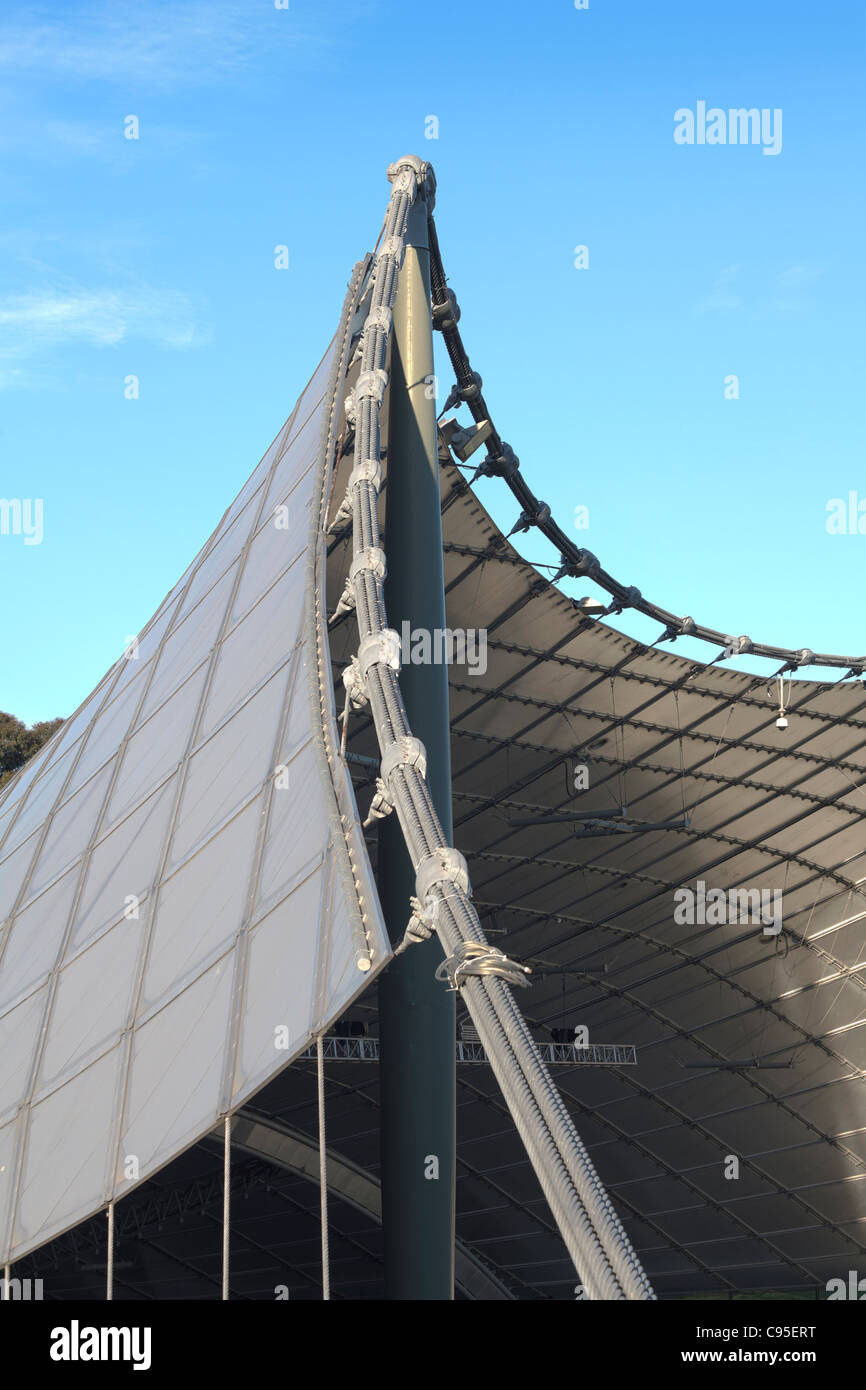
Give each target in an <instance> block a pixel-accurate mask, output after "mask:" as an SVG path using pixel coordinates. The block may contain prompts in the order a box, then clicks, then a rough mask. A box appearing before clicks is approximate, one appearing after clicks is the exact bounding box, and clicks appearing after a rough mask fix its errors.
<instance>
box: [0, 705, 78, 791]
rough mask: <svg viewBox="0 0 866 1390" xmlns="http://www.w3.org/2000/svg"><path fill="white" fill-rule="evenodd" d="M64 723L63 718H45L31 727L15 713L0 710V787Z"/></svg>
mask: <svg viewBox="0 0 866 1390" xmlns="http://www.w3.org/2000/svg"><path fill="white" fill-rule="evenodd" d="M63 723H64V720H62V719H44V720H43V721H42V723H41V724H34V725H33V727H32V728H31V729H28V728H27V725H26V724H22V723H21V720H20V719H16V718H15V716H14V715H13V714H4V713H3V712H2V710H0V787H2V786H3V785H4V783H6V782H8V781H9V779H10V777H14V775H15V773H16V772H17V771H18V769H19V767H23V765H24V763H26V761H27V759H28V758H32V757H33V754H34V753H38V751H39V749H40V748H41V747H42V745H43V743H47V741H48V739H50V737H51V735H52V734H53V733H54V731H55V729H59V728H60V725H61V724H63Z"/></svg>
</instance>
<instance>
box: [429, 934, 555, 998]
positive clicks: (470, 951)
mask: <svg viewBox="0 0 866 1390" xmlns="http://www.w3.org/2000/svg"><path fill="white" fill-rule="evenodd" d="M531 974H532V971H531V970H530V968H529V966H528V965H520V964H519V963H518V962H517V961H515V960H510V959H509V958H508V956H506V955H504V954H503V952H502V951H497V950H496V948H495V947H494V946H488V945H487V943H486V942H482V941H464V942H463V943H462V944H461V945H460V946H459V947H458V948H457V950H456V951H455V952H454V954H453V956H449V957H448V958H447V960H443V962H442V964H441V965H440V966H439V967H438V969H437V971H436V979H437V980H440V981H443V982H444V981H445V980H447V981H448V989H449V992H451V991H456V990H459V989H461V988H462V986H463V984H464V983H465V982H466V980H467V979H469V978H470V977H472V976H476V977H477V976H482V975H497V976H498V977H499V979H501V980H504V981H505V983H506V984H509V985H522V986H524V987H528V985H529V981H528V980H527V978H526V976H527V975H531Z"/></svg>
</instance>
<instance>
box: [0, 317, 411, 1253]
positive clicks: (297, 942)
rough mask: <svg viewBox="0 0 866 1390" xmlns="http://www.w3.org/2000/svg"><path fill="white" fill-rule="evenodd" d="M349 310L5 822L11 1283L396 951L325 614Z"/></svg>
mask: <svg viewBox="0 0 866 1390" xmlns="http://www.w3.org/2000/svg"><path fill="white" fill-rule="evenodd" d="M353 301H354V295H353V294H350V296H349V298H348V299H347V303H346V306H345V309H344V314H343V320H342V322H341V325H340V330H339V331H338V333H337V335H336V336H335V338H334V340H333V342H332V343H331V345H330V347H329V349H328V351H327V353H326V354H325V357H324V358H323V359H322V362H321V363H320V365H319V367H318V369H317V371H316V372H315V374H314V375H313V377H312V379H311V381H310V383H309V385H308V386H307V388H306V390H305V391H304V393H303V394H302V396H301V398H300V400H299V401H298V404H297V406H296V407H295V410H294V412H293V413H292V415H291V417H290V418H289V420H288V421H287V422H286V424H285V426H284V427H283V429H282V430H281V431H280V433H279V435H278V436H277V438H276V439H275V440H274V442H273V444H272V445H271V447H270V449H269V450H268V451H267V453H266V454H265V456H264V458H263V459H262V461H261V462H260V464H259V465H258V467H257V468H256V469H255V471H254V472H253V474H252V476H251V477H250V479H249V481H248V482H247V483H246V485H245V486H244V488H243V489H242V491H241V492H240V494H239V496H238V497H237V498H236V499H235V501H234V502H233V503H232V505H231V506H230V507H229V509H228V511H227V512H226V513H225V515H224V517H223V519H222V521H221V522H220V524H219V526H218V527H217V529H216V530H215V531H214V533H213V535H212V536H211V537H210V539H209V540H208V541H207V543H206V544H205V546H204V547H203V548H202V550H201V551H200V553H199V555H198V556H197V557H196V559H195V560H194V561H193V563H192V564H191V565H190V567H189V569H188V570H187V571H186V573H185V574H184V575H183V577H182V578H181V579H180V580H179V582H178V583H177V584H176V585H175V586H174V588H173V589H172V590H171V592H170V593H169V594H168V595H167V597H166V598H165V600H164V602H163V603H162V604H161V606H160V608H159V610H158V611H157V613H156V614H155V616H154V617H153V619H152V620H151V622H150V623H149V624H148V625H147V627H146V629H145V630H144V632H143V633H142V635H141V637H140V638H139V639H138V640H137V641H136V642H135V643H133V644H131V645H130V648H129V649H128V651H127V652H126V653H124V655H123V656H122V657H121V658H120V659H119V660H118V661H117V662H116V663H115V665H114V666H113V667H112V668H111V670H110V671H109V672H108V674H107V675H106V676H105V678H104V679H103V680H102V681H101V682H100V684H99V686H98V687H97V689H96V690H95V691H94V692H93V694H92V695H91V696H90V697H89V698H88V699H87V700H86V701H85V702H84V704H83V705H82V707H81V708H80V709H79V710H78V711H77V712H76V713H75V714H74V715H73V716H72V718H71V719H69V720H67V721H66V723H65V724H64V725H63V727H62V728H61V729H60V730H59V731H58V732H57V734H56V735H55V737H54V738H53V739H51V740H50V741H49V743H48V744H46V746H45V748H44V749H42V750H41V751H40V752H39V753H38V754H37V755H36V756H35V757H34V758H32V759H31V760H30V762H28V763H27V764H26V766H25V767H24V768H23V769H22V771H21V772H20V773H19V775H18V776H17V777H16V778H15V779H14V780H13V781H12V782H11V783H10V785H9V787H8V788H7V789H6V790H5V792H4V794H3V796H2V798H0V927H2V931H0V1057H2V1070H0V1263H4V1262H6V1261H7V1260H8V1261H15V1260H16V1259H19V1258H20V1257H21V1256H22V1255H25V1254H26V1253H27V1252H28V1251H29V1250H32V1249H34V1248H35V1247H36V1246H39V1245H41V1244H42V1243H44V1242H45V1241H46V1240H47V1239H49V1238H50V1237H51V1236H53V1235H55V1234H56V1233H57V1232H60V1231H63V1230H65V1229H66V1228H67V1227H69V1226H71V1225H73V1224H74V1223H76V1222H78V1221H80V1220H82V1219H83V1218H84V1217H87V1216H89V1215H91V1213H93V1212H94V1211H96V1210H98V1209H99V1208H100V1207H101V1206H102V1205H104V1204H105V1203H107V1202H110V1201H112V1200H115V1199H117V1198H119V1197H121V1196H123V1195H124V1194H126V1193H127V1192H129V1191H130V1190H131V1189H132V1188H134V1187H135V1186H136V1185H137V1184H138V1183H139V1182H141V1181H142V1180H144V1179H145V1178H146V1177H148V1176H149V1175H150V1174H152V1173H153V1172H155V1171H157V1170H158V1169H159V1168H160V1167H162V1166H163V1165H164V1164H165V1163H166V1162H168V1161H169V1160H170V1159H172V1158H174V1157H175V1156H176V1155H177V1154H178V1153H180V1152H181V1151H182V1150H183V1149H185V1148H186V1147H187V1146H188V1145H189V1144H191V1143H194V1142H196V1141H197V1140H199V1139H201V1137H202V1136H203V1135H204V1134H206V1133H208V1131H209V1130H211V1129H212V1128H213V1126H214V1125H215V1124H216V1122H217V1120H218V1119H219V1117H220V1116H222V1115H225V1114H226V1113H229V1112H231V1111H234V1110H235V1109H236V1108H237V1107H238V1106H239V1105H240V1104H241V1103H242V1102H243V1101H244V1100H245V1099H246V1098H247V1097H249V1096H250V1095H252V1094H253V1092H255V1091H256V1090H258V1089H259V1088H260V1087H261V1086H262V1084H263V1083H264V1082H265V1081H266V1080H267V1079H268V1078H269V1077H270V1076H272V1075H274V1074H275V1073H276V1072H277V1071H279V1070H280V1069H281V1068H282V1067H284V1066H285V1064H286V1062H287V1061H288V1060H290V1059H291V1058H292V1057H294V1056H295V1055H296V1054H297V1053H298V1052H299V1051H300V1050H302V1049H303V1048H304V1047H306V1046H307V1044H308V1043H309V1041H310V1039H311V1038H312V1037H313V1036H315V1035H316V1034H318V1033H319V1032H321V1030H322V1029H323V1028H324V1027H326V1026H327V1025H328V1024H329V1023H330V1022H332V1021H333V1019H334V1018H336V1017H337V1016H338V1015H339V1014H340V1012H341V1011H342V1010H343V1009H344V1008H345V1005H346V1004H347V1002H348V1001H349V1000H351V999H352V997H353V996H354V995H355V994H357V993H358V992H359V990H360V989H361V988H362V987H363V985H364V984H365V983H366V980H367V978H368V977H369V972H370V970H371V968H372V969H373V970H375V969H378V968H379V967H380V966H381V965H382V963H383V962H384V961H385V959H386V958H387V956H388V954H389V952H390V946H389V945H388V941H387V937H386V935H385V931H384V927H383V924H382V920H381V914H380V911H379V907H378V899H377V897H376V894H375V891H374V889H373V886H372V883H371V882H370V880H369V875H368V866H367V861H366V857H365V856H364V853H363V846H362V845H361V842H360V837H359V834H358V831H357V826H356V824H355V821H354V819H353V810H352V808H353V802H352V793H351V786H350V784H349V781H348V777H347V775H346V772H345V770H344V767H343V765H342V764H340V763H339V761H338V760H336V759H334V757H333V731H334V712H333V708H332V706H331V703H330V684H329V681H328V682H324V683H323V679H322V667H321V664H320V659H321V654H322V651H323V642H324V641H325V640H326V639H325V637H324V626H323V624H324V615H323V613H322V612H321V606H320V604H319V603H318V602H317V599H316V591H317V565H318V563H319V562H320V560H321V552H322V539H321V525H320V515H319V514H320V510H321V505H322V487H323V480H324V475H325V460H326V458H327V457H328V456H329V455H330V452H331V450H332V448H333V409H332V407H333V402H334V399H335V395H336V393H337V391H338V389H339V384H340V381H341V380H342V374H343V371H344V369H345V357H346V353H347V350H348V346H349V342H350V337H351V334H350V328H351V317H352V311H353V306H354V305H353Z"/></svg>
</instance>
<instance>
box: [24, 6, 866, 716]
mask: <svg viewBox="0 0 866 1390" xmlns="http://www.w3.org/2000/svg"><path fill="white" fill-rule="evenodd" d="M864 30H866V21H864V16H863V11H862V10H861V8H860V7H859V6H855V5H852V4H851V3H850V0H845V3H841V2H840V0H825V2H824V3H822V4H821V5H820V6H819V5H815V4H814V3H804V2H803V0H785V2H784V3H783V2H782V0H764V3H762V4H760V5H755V4H754V0H746V2H745V3H744V2H743V0H729V3H726V4H725V5H712V6H711V5H695V6H691V7H690V6H682V5H675V4H673V3H656V4H647V3H638V0H621V2H620V3H616V2H615V0H590V5H589V9H588V10H586V11H577V10H576V9H575V8H574V3H573V0H543V3H539V4H536V5H528V4H521V3H516V0H502V3H495V4H494V3H490V0H484V2H483V3H479V4H474V5H467V4H465V0H464V3H455V2H454V0H445V3H439V4H438V5H436V6H435V7H421V6H406V5H405V4H399V3H397V0H380V2H379V3H376V0H352V3H347V0H319V3H314V2H313V0H291V3H290V8H289V9H288V10H277V9H276V8H275V6H274V3H273V0H185V3H183V4H181V3H178V0H173V2H172V3H162V0H139V3H131V0H130V2H129V3H117V2H116V0H115V3H83V2H79V0H69V2H68V3H64V4H63V5H56V4H53V3H52V4H38V3H29V4H15V3H7V4H6V5H5V6H4V7H3V10H2V13H0V77H2V82H0V91H2V95H0V164H2V186H3V189H4V199H3V203H4V215H3V219H2V224H0V243H2V256H0V460H2V468H0V497H5V498H7V499H10V498H20V499H27V498H29V499H36V498H39V499H42V502H43V509H44V511H43V518H44V519H43V538H42V543H41V544H39V545H29V546H28V545H25V544H24V538H23V536H21V535H17V536H16V535H0V585H2V593H3V604H2V618H0V623H2V626H0V709H5V710H8V711H10V712H11V713H13V714H16V715H17V716H18V717H20V718H22V719H24V720H26V721H27V722H28V723H29V722H32V721H34V720H36V719H42V718H50V717H52V716H54V715H57V714H63V715H66V714H69V713H71V712H72V710H73V709H74V708H75V707H76V706H77V705H78V704H79V703H80V702H81V700H82V699H83V698H84V696H85V695H86V694H87V693H88V691H89V690H90V689H91V688H92V686H93V685H94V684H95V683H96V682H97V680H98V679H99V678H100V677H101V675H102V674H103V672H104V671H105V670H106V668H107V667H108V666H109V665H110V664H111V662H112V661H113V660H115V659H116V657H117V656H118V655H119V654H120V652H121V651H122V649H123V647H124V645H125V642H126V640H127V637H128V635H129V634H132V633H135V632H137V631H138V630H139V629H140V628H141V627H142V626H143V624H144V623H145V622H146V621H147V619H148V618H149V617H150V615H151V613H152V612H153V611H154V609H155V608H156V607H157V605H158V604H159V602H160V600H161V599H162V597H163V595H164V594H165V593H166V591H167V590H168V589H169V588H170V587H171V585H172V584H173V583H174V581H175V579H176V578H177V577H178V576H179V575H180V573H181V572H182V571H183V569H184V568H185V567H186V565H187V563H188V562H189V560H190V559H191V558H192V556H193V554H194V553H195V552H196V551H197V550H198V548H199V547H200V545H201V544H202V542H203V541H204V540H205V539H206V538H207V536H208V535H209V533H210V531H211V530H212V529H213V526H214V525H215V524H216V522H217V520H218V519H219V517H220V515H221V514H222V512H223V511H224V509H225V507H226V506H227V505H228V502H229V501H230V500H231V498H232V497H233V496H234V494H235V493H236V492H237V491H238V490H239V488H240V487H241V485H242V483H243V482H244V480H245V478H246V477H247V476H248V474H249V473H250V472H251V470H252V468H253V467H254V465H255V464H256V462H257V461H258V459H259V458H260V456H261V455H262V453H263V452H264V450H265V448H266V447H267V445H268V443H269V442H270V440H271V439H272V438H273V436H274V435H275V434H276V433H277V431H278V429H279V427H280V425H281V423H282V421H283V420H284V418H285V417H286V416H287V415H288V413H289V411H290V409H291V407H292V405H293V403H294V401H295V399H296V397H297V396H298V394H299V392H300V390H301V388H302V386H303V385H304V383H305V382H306V380H307V378H308V377H309V375H310V373H311V371H312V369H313V367H314V366H315V364H316V362H317V361H318V359H319V357H320V355H321V353H322V351H323V349H324V347H325V346H326V344H327V341H328V340H329V338H330V336H331V334H332V332H333V330H334V328H335V326H336V320H337V315H338V313H339V310H340V306H341V304H342V300H343V295H344V289H345V284H346V280H347V277H348V274H349V271H350V268H351V266H352V264H353V262H354V261H355V260H357V259H358V258H359V257H360V256H361V255H362V254H363V253H364V252H365V251H366V250H368V249H370V247H371V246H372V244H373V242H374V241H375V238H376V236H377V234H378V231H379V227H380V224H381V219H382V215H383V211H384V207H385V204H386V201H387V196H388V184H387V182H386V179H385V168H386V166H387V164H388V163H389V162H390V161H391V160H393V159H395V158H397V157H398V156H399V155H402V154H405V153H408V152H417V153H420V154H421V155H422V156H424V157H425V158H428V159H430V160H431V162H432V163H433V165H434V167H435V170H436V174H437V178H438V184H439V191H438V198H437V224H438V227H439V236H440V241H441V244H442V249H443V257H444V259H445V263H446V269H447V272H448V274H449V277H450V280H451V283H452V285H453V287H454V288H455V290H456V292H457V294H458V298H459V300H460V304H461V308H462V311H463V317H462V320H461V330H462V332H463V335H464V340H465V342H466V345H467V348H468V350H469V352H470V355H471V357H472V360H473V365H475V366H476V368H477V369H478V370H480V371H481V372H482V374H483V377H484V383H485V394H486V397H487V400H488V403H489V405H490V407H491V410H492V412H493V415H494V418H495V420H496V422H497V426H498V428H499V430H500V431H501V433H502V434H503V436H504V437H505V438H506V439H507V440H509V442H510V443H511V444H512V445H513V447H514V448H515V450H516V451H517V453H518V454H519V456H520V458H521V464H522V467H523V469H524V471H525V473H526V476H527V478H528V479H529V481H530V483H531V485H532V486H533V488H534V490H535V491H536V493H537V494H538V495H540V496H541V497H542V498H543V499H544V500H545V501H547V502H549V503H550V504H551V506H552V507H553V510H554V514H555V515H556V516H557V517H558V518H559V519H560V521H561V523H562V524H564V525H568V524H569V519H570V518H571V517H573V516H574V511H575V507H576V506H578V505H581V504H583V505H587V506H588V507H589V522H590V524H589V529H588V530H586V531H582V532H580V533H575V534H576V536H577V537H578V539H579V542H580V543H581V544H584V545H586V546H588V547H589V548H590V549H591V550H592V551H594V552H595V553H596V554H597V555H598V556H599V558H600V559H601V561H602V563H603V564H604V565H605V567H606V568H607V569H609V570H611V571H612V572H613V573H614V574H616V575H617V576H618V577H620V578H621V579H622V580H623V581H624V582H627V583H632V584H636V585H637V586H638V587H640V588H641V589H642V590H643V592H644V593H645V594H647V595H649V596H650V597H652V598H653V599H654V600H655V601H657V602H659V603H661V604H663V605H665V606H666V607H669V608H671V609H673V610H674V611H676V612H678V613H691V614H693V615H694V616H695V617H697V618H698V619H699V620H700V621H703V622H705V623H707V624H709V625H711V626H714V627H717V628H720V629H722V630H724V631H727V632H731V633H733V634H740V633H748V634H750V635H751V636H752V637H753V638H754V639H756V640H760V641H766V642H773V643H780V644H784V645H791V646H796V647H801V646H811V647H812V648H814V649H816V650H823V651H844V652H848V653H852V654H853V653H863V652H866V626H864V623H863V620H862V599H861V595H862V594H863V591H864V585H863V575H864V566H866V535H859V534H858V535H829V534H828V533H827V530H826V518H827V503H828V502H829V501H830V499H832V498H835V497H843V498H846V499H847V496H848V494H849V492H852V491H854V492H856V493H857V494H858V498H860V499H863V500H864V502H866V468H864V449H863V408H862V400H863V375H864V361H863V357H864V352H863V342H864V329H863V324H864V317H866V316H864V310H866V304H864V257H863V249H862V248H863V241H864V226H863V221H864V219H863V210H864V192H863V160H862V151H863V148H864V145H866V139H864V134H866V133H864V128H863V127H864V107H863V102H862V71H863V62H864V37H866V35H864ZM431 45H432V46H431ZM698 101H706V103H707V105H708V106H709V107H713V106H715V107H719V108H722V109H723V110H728V109H730V108H735V107H756V108H758V109H768V110H776V109H780V110H781V111H782V113H783V115H782V148H781V151H780V152H779V153H778V154H777V155H765V154H764V152H763V149H762V148H761V147H760V146H755V145H748V146H742V145H739V146H738V145H715V146H712V145H708V144H705V145H697V144H695V145H691V146H684V145H678V144H677V143H675V141H674V138H673V132H674V113H675V112H676V111H677V110H679V109H681V108H691V109H695V108H696V105H697V102H698ZM129 115H135V116H137V118H138V121H139V126H140V130H139V139H138V140H127V139H126V138H125V137H124V122H125V119H126V118H127V117H128V116H129ZM431 115H433V116H436V117H437V119H438V138H437V139H429V140H428V139H426V138H425V130H429V129H430V123H429V122H427V118H428V117H429V116H431ZM278 244H285V245H287V246H288V247H289V254H290V265H289V269H288V270H287V271H277V270H275V268H274V247H275V246H276V245H278ZM577 245H585V246H587V247H588V248H589V268H588V269H587V270H577V269H575V266H574V248H575V246H577ZM441 358H442V362H441V372H442V383H443V389H444V390H445V391H447V389H448V387H449V386H450V384H451V378H450V375H449V372H448V368H447V361H446V359H445V357H444V353H442V354H441ZM130 374H134V375H136V376H138V378H139V381H140V398H139V399H138V400H127V399H125V398H124V380H125V378H126V377H127V376H128V375H130ZM732 374H733V375H736V376H737V377H738V378H739V390H740V396H739V399H737V400H726V399H725V378H726V377H727V376H729V375H732ZM480 495H481V497H482V500H483V502H484V504H485V505H486V506H487V507H488V508H489V509H490V510H491V511H492V513H493V515H494V516H495V518H496V520H497V521H498V522H499V523H500V524H501V525H502V526H503V527H504V528H505V529H506V530H508V529H510V526H511V524H512V522H513V521H514V519H515V516H516V508H515V505H514V503H513V502H512V501H511V500H510V497H509V495H508V494H507V492H506V490H505V489H504V486H503V485H502V484H501V483H498V482H495V481H488V482H484V483H483V484H481V487H480ZM864 524H866V523H864ZM521 547H522V550H523V553H524V554H525V555H526V556H527V557H528V558H529V559H532V560H536V561H548V560H550V559H551V556H550V554H549V553H548V550H547V548H546V546H545V545H544V543H543V542H541V541H540V540H538V539H537V538H533V537H531V536H530V537H529V538H523V539H522V541H521ZM570 591H571V592H587V591H588V586H587V585H586V583H585V582H579V583H578V584H577V585H574V586H572V588H571V590H570ZM625 626H626V627H627V628H628V630H630V631H633V632H635V634H636V635H638V636H641V637H644V638H647V637H648V638H650V639H652V637H654V636H655V635H657V633H656V630H655V629H654V628H653V626H652V625H648V624H644V623H642V622H641V621H636V620H635V619H634V617H633V616H632V617H631V618H627V620H626V622H625ZM702 650H703V649H702ZM708 654H710V653H708Z"/></svg>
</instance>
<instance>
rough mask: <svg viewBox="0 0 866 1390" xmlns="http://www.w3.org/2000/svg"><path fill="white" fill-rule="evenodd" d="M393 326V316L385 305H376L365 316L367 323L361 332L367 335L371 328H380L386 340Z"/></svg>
mask: <svg viewBox="0 0 866 1390" xmlns="http://www.w3.org/2000/svg"><path fill="white" fill-rule="evenodd" d="M393 326H394V315H393V313H392V312H391V310H390V309H389V308H388V306H387V304H377V305H376V306H375V307H374V308H373V309H371V310H370V312H369V314H368V315H367V322H366V323H365V324H364V330H363V331H364V333H367V332H368V331H369V330H370V329H371V328H380V329H381V330H382V332H383V333H384V334H385V336H386V338H388V337H390V336H391V329H392V328H393ZM362 336H363V335H362Z"/></svg>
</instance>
